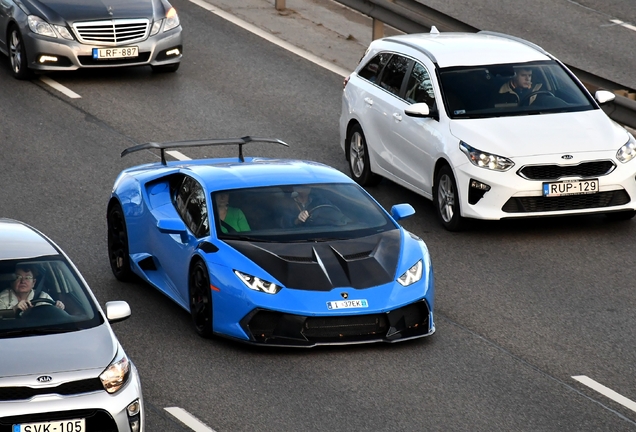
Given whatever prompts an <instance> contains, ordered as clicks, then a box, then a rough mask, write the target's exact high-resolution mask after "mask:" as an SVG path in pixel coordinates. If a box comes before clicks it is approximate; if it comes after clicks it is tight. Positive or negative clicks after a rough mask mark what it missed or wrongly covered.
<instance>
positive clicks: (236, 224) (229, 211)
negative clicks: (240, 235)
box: [214, 192, 250, 234]
mask: <svg viewBox="0 0 636 432" xmlns="http://www.w3.org/2000/svg"><path fill="white" fill-rule="evenodd" d="M214 202H215V203H216V211H217V214H218V216H219V222H220V226H221V231H222V232H223V233H225V234H227V233H229V232H241V231H250V225H249V223H247V218H246V217H245V214H244V213H243V211H242V210H241V209H239V208H236V207H230V205H229V204H230V194H229V193H227V192H218V193H217V194H216V195H215V198H214Z"/></svg>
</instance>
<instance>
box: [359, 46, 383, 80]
mask: <svg viewBox="0 0 636 432" xmlns="http://www.w3.org/2000/svg"><path fill="white" fill-rule="evenodd" d="M390 58H391V53H380V54H378V55H376V56H375V57H373V58H372V59H371V60H369V63H367V64H366V66H365V67H363V68H362V69H361V70H360V72H358V75H359V76H361V77H362V78H364V79H366V80H369V81H371V82H376V81H377V78H378V75H379V74H380V72H382V68H384V66H385V65H386V64H387V62H388V61H389V59H390Z"/></svg>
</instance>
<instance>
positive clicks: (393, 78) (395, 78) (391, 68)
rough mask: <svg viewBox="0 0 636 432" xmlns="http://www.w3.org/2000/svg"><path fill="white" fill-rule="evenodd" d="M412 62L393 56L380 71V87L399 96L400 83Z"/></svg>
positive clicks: (399, 56)
mask: <svg viewBox="0 0 636 432" xmlns="http://www.w3.org/2000/svg"><path fill="white" fill-rule="evenodd" d="M412 62H413V60H409V59H407V58H406V57H403V56H401V55H397V54H394V55H393V56H392V57H391V59H390V60H389V62H388V63H387V65H386V66H385V67H384V69H383V70H382V73H381V75H380V82H379V85H380V87H382V88H383V89H385V90H387V91H389V92H390V93H393V94H394V95H396V96H399V95H400V90H401V89H402V82H403V81H404V77H405V76H406V72H407V70H408V68H409V66H410V65H411V63H412Z"/></svg>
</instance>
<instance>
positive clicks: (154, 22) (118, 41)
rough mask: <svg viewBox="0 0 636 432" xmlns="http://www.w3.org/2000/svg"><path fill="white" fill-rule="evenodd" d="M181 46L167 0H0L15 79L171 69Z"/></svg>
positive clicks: (1, 44)
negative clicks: (124, 68) (131, 68)
mask: <svg viewBox="0 0 636 432" xmlns="http://www.w3.org/2000/svg"><path fill="white" fill-rule="evenodd" d="M182 50H183V46H182V38H181V24H180V22H179V16H178V15H177V12H176V10H175V9H174V8H173V7H172V5H170V3H168V2H167V1H166V0H0V52H2V53H4V54H5V55H8V57H9V60H10V62H11V71H12V73H13V76H14V77H15V78H17V79H29V78H31V77H32V76H33V74H34V73H37V72H40V73H42V72H46V71H62V70H75V69H79V68H103V67H122V66H142V65H150V67H152V69H153V71H157V72H175V71H176V70H177V69H178V68H179V64H180V63H181V58H182Z"/></svg>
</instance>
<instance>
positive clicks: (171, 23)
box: [163, 8, 179, 32]
mask: <svg viewBox="0 0 636 432" xmlns="http://www.w3.org/2000/svg"><path fill="white" fill-rule="evenodd" d="M178 25H179V15H177V10H176V9H175V8H170V10H169V11H168V13H167V14H166V25H165V26H163V31H165V32H167V31H168V30H172V29H173V28H175V27H177V26H178Z"/></svg>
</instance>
